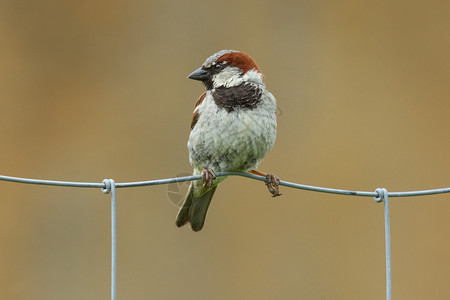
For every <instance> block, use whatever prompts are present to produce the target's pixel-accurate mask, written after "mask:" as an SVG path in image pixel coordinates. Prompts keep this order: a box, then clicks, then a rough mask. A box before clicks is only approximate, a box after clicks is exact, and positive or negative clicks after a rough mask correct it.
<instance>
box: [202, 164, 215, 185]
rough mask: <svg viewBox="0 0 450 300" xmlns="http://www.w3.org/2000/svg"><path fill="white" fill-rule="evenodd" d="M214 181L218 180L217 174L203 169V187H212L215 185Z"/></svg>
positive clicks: (205, 168)
mask: <svg viewBox="0 0 450 300" xmlns="http://www.w3.org/2000/svg"><path fill="white" fill-rule="evenodd" d="M214 179H216V173H214V171H213V170H212V169H208V168H207V167H203V171H202V180H203V187H211V186H212V185H213V181H214Z"/></svg>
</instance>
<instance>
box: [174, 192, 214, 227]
mask: <svg viewBox="0 0 450 300" xmlns="http://www.w3.org/2000/svg"><path fill="white" fill-rule="evenodd" d="M216 188H217V186H215V187H213V188H211V189H210V190H209V191H207V192H206V193H204V194H203V195H201V196H200V197H198V198H194V192H193V187H192V184H191V186H190V187H189V191H188V194H187V196H186V200H185V201H184V203H183V206H182V207H181V208H180V211H179V212H178V215H177V219H176V221H175V224H176V225H177V227H181V226H183V225H185V224H187V223H190V224H191V228H192V230H194V231H199V230H201V229H202V228H203V224H204V223H205V218H206V213H207V211H208V207H209V204H210V203H211V199H212V197H213V195H214V192H215V191H216Z"/></svg>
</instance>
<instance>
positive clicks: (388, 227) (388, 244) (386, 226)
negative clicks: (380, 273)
mask: <svg viewBox="0 0 450 300" xmlns="http://www.w3.org/2000/svg"><path fill="white" fill-rule="evenodd" d="M383 202H384V235H385V240H386V299H387V300H391V225H390V216H389V195H388V193H387V191H386V192H385V193H384V201H383Z"/></svg>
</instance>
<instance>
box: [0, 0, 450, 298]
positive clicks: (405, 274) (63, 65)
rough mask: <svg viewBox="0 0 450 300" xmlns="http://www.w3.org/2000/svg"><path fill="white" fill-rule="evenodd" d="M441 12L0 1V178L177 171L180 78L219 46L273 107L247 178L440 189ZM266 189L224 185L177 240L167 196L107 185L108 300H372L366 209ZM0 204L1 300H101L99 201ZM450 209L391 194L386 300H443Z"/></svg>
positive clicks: (56, 198) (96, 197)
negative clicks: (261, 85)
mask: <svg viewBox="0 0 450 300" xmlns="http://www.w3.org/2000/svg"><path fill="white" fill-rule="evenodd" d="M449 6H450V4H449V2H448V1H386V0H383V1H367V2H364V1H340V2H339V3H338V2H337V1H277V2H273V1H246V2H244V1H226V2H225V1H167V0H165V1H118V0H112V1H111V0H110V1H94V2H93V1H86V0H82V1H30V0H28V1H12V0H9V1H8V0H3V1H1V2H0V45H1V47H0V61H1V68H0V105H1V109H0V139H1V152H0V153H1V156H0V166H1V167H0V168H1V172H0V173H1V174H3V175H9V176H19V177H29V178H41V179H54V180H69V181H88V182H101V181H102V180H103V179H104V178H114V179H115V180H116V182H125V181H139V180H149V179H157V178H168V177H173V176H175V175H179V174H185V173H189V172H191V167H190V165H189V162H188V155H187V149H186V142H187V138H188V134H189V124H190V119H191V113H192V109H193V106H194V103H195V101H196V99H197V96H198V95H199V94H200V93H201V92H202V91H203V87H202V85H201V84H200V83H199V82H194V81H191V80H188V79H187V78H186V76H187V75H188V74H189V73H190V72H191V71H192V70H194V69H195V68H197V67H199V66H200V65H201V64H202V63H203V61H204V60H205V59H206V58H207V57H208V56H209V55H211V54H213V53H214V52H216V51H218V50H220V49H226V48H230V49H237V50H242V51H245V52H247V53H248V54H250V55H251V56H252V57H253V58H254V59H255V60H256V61H257V62H258V65H259V66H260V68H261V69H262V71H263V72H264V74H265V78H266V83H267V86H268V88H269V89H270V91H271V92H272V93H273V94H274V95H275V96H276V97H277V100H278V103H279V107H280V116H279V126H278V137H277V142H276V145H275V148H274V149H273V150H272V152H271V153H270V154H269V155H268V156H267V158H266V160H265V161H264V162H263V164H262V165H261V167H260V169H261V170H263V171H270V172H273V173H275V174H277V175H279V176H280V177H281V178H282V179H285V180H288V181H294V182H299V183H304V184H310V185H319V186H326V187H335V188H343V189H357V190H368V191H374V190H375V188H377V187H386V188H387V189H388V190H389V191H404V190H418V189H430V188H441V187H448V186H449V185H450V172H449V169H450V158H449V153H450V133H449V132H450V130H449V129H450V127H449V126H450V117H449V112H450V102H449V94H450V88H449V79H450V71H449V70H450V60H449V53H450V39H449V37H450V24H449V23H450V22H449V8H450V7H449ZM177 188H178V187H177V186H172V190H173V189H175V190H176V189H177ZM179 188H180V193H183V192H184V191H185V190H186V185H182V186H180V187H179ZM282 193H283V196H282V197H280V198H277V199H272V198H271V197H270V195H269V193H268V192H267V190H266V187H265V186H264V185H263V183H261V182H256V181H252V180H248V179H244V178H229V179H228V180H227V181H226V182H224V183H223V184H222V185H221V186H220V188H219V189H218V192H217V193H216V196H215V199H214V201H213V203H212V205H211V207H210V210H209V214H208V218H207V221H206V225H205V228H204V229H203V231H201V232H200V233H193V232H191V231H190V230H189V229H188V228H183V229H177V228H176V227H175V226H174V220H175V216H176V214H177V208H176V207H175V206H174V205H173V204H172V203H171V201H170V200H169V197H168V186H156V187H143V188H135V189H120V190H118V193H117V194H118V216H117V217H118V278H117V280H118V281H117V283H118V290H117V296H118V299H383V298H384V297H385V263H384V223H383V205H382V204H376V203H375V202H374V201H373V199H371V198H353V197H346V196H337V195H328V194H318V193H312V192H307V191H300V190H293V189H288V188H285V187H283V188H282ZM176 194H177V193H175V194H173V193H172V194H171V195H172V197H174V195H175V196H176ZM0 195H1V197H0V299H108V298H109V297H110V293H109V289H110V273H109V272H110V236H109V235H110V227H109V222H110V215H109V214H110V202H109V199H110V196H109V195H108V196H105V195H103V194H102V193H101V190H100V189H75V188H61V187H43V186H32V185H23V184H17V183H9V182H0ZM449 211H450V195H449V194H444V195H437V196H427V197H415V198H392V199H391V221H392V223H391V227H392V229H391V230H392V231H391V234H392V286H393V298H394V299H449V298H450V285H449V281H450V258H449V253H450V218H449Z"/></svg>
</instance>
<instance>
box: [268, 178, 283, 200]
mask: <svg viewBox="0 0 450 300" xmlns="http://www.w3.org/2000/svg"><path fill="white" fill-rule="evenodd" d="M266 186H267V188H268V189H269V192H270V193H271V194H272V197H277V196H281V194H280V188H279V187H280V178H278V177H277V176H275V175H273V174H267V175H266Z"/></svg>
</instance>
